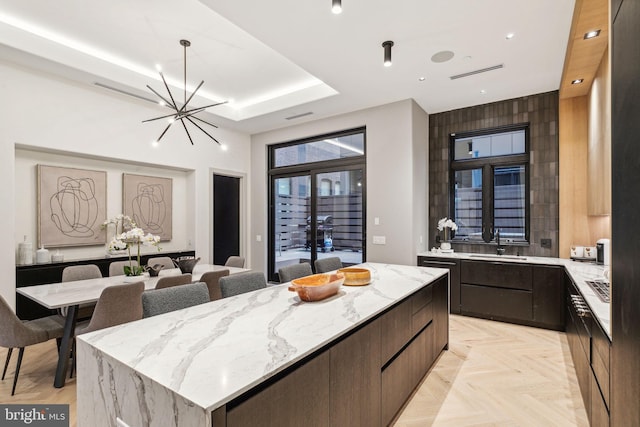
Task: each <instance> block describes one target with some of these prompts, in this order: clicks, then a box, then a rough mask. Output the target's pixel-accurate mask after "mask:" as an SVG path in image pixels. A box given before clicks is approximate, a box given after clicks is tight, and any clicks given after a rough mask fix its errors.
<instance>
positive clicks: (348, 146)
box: [272, 132, 364, 168]
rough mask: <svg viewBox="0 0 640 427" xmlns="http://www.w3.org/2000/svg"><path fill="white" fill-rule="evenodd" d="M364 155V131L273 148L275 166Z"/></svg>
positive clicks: (296, 164)
mask: <svg viewBox="0 0 640 427" xmlns="http://www.w3.org/2000/svg"><path fill="white" fill-rule="evenodd" d="M363 155H364V133H363V132H357V133H351V134H345V135H336V136H326V137H322V138H318V139H314V140H309V141H306V142H302V143H300V142H298V143H294V144H287V145H283V146H280V147H277V148H275V149H274V150H273V164H272V166H273V167H274V168H279V167H284V166H298V165H301V164H305V163H314V162H323V161H328V160H336V159H344V158H349V157H359V156H363Z"/></svg>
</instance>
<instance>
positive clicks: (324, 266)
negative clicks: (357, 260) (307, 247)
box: [314, 256, 342, 273]
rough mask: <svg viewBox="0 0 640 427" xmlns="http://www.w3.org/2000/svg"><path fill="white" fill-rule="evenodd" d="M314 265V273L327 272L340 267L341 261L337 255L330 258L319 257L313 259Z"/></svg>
mask: <svg viewBox="0 0 640 427" xmlns="http://www.w3.org/2000/svg"><path fill="white" fill-rule="evenodd" d="M314 265H315V267H316V273H327V272H329V271H333V270H338V269H340V268H342V261H341V260H340V258H338V257H337V256H336V257H330V258H320V259H317V260H315V262H314Z"/></svg>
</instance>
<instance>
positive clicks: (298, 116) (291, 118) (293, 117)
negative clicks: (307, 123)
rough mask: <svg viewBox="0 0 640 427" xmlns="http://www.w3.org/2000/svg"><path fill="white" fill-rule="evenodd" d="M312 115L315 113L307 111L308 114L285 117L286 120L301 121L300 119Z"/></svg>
mask: <svg viewBox="0 0 640 427" xmlns="http://www.w3.org/2000/svg"><path fill="white" fill-rule="evenodd" d="M311 114H313V112H311V111H307V112H306V113H302V114H296V115H295V116H289V117H285V119H286V120H293V119H299V118H300V117H304V116H309V115H311Z"/></svg>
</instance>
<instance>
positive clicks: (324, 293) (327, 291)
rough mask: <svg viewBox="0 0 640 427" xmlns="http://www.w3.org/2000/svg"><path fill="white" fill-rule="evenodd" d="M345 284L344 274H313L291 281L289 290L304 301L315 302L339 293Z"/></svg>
mask: <svg viewBox="0 0 640 427" xmlns="http://www.w3.org/2000/svg"><path fill="white" fill-rule="evenodd" d="M343 282H344V274H341V273H334V274H312V275H311V276H305V277H300V278H298V279H293V280H292V281H291V286H289V290H290V291H292V292H297V293H298V297H300V299H301V300H302V301H307V302H313V301H320V300H323V299H325V298H329V297H330V296H333V295H335V294H337V293H338V290H339V289H340V286H341V285H342V283H343Z"/></svg>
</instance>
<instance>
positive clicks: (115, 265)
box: [109, 259, 138, 277]
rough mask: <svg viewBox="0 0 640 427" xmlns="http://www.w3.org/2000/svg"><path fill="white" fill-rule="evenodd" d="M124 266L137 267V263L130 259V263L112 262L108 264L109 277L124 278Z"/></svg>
mask: <svg viewBox="0 0 640 427" xmlns="http://www.w3.org/2000/svg"><path fill="white" fill-rule="evenodd" d="M126 265H131V266H133V267H137V266H138V261H136V260H134V259H132V260H131V263H129V261H128V260H127V261H113V262H112V263H111V264H109V277H113V276H124V267H125V266H126Z"/></svg>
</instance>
